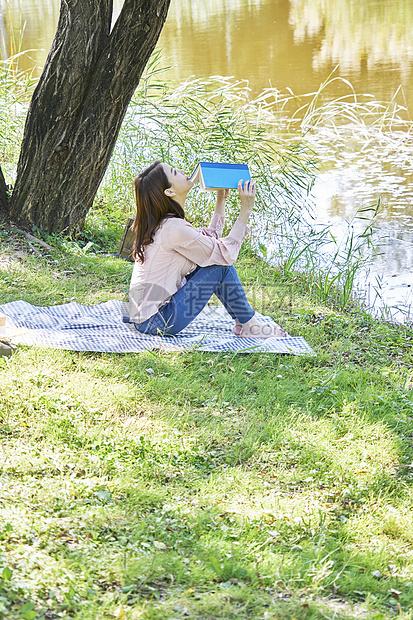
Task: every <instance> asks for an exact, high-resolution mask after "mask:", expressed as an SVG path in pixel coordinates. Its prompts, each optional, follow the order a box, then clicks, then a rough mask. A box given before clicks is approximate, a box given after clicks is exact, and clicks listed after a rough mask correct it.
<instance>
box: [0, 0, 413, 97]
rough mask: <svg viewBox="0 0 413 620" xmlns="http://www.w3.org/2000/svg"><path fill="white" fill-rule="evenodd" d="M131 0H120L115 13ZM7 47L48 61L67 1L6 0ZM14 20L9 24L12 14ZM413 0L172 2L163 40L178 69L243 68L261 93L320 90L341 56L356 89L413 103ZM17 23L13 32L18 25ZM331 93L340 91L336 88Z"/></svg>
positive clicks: (2, 0)
mask: <svg viewBox="0 0 413 620" xmlns="http://www.w3.org/2000/svg"><path fill="white" fill-rule="evenodd" d="M122 4H123V2H122V0H115V2H114V5H115V15H117V14H118V13H119V10H120V8H121V6H122ZM0 6H1V7H2V11H1V15H2V18H0V29H1V30H2V33H3V38H4V39H5V41H4V48H5V49H7V52H8V53H10V52H12V51H14V52H16V51H17V50H16V47H17V46H18V41H19V38H20V30H23V32H24V35H23V47H24V48H25V49H30V50H34V51H31V52H29V53H28V56H27V57H26V58H23V59H22V60H21V65H22V67H23V68H26V69H27V68H29V67H32V66H33V64H37V65H39V66H40V67H41V66H42V65H43V63H44V61H45V58H46V55H47V52H48V50H49V47H50V44H51V41H52V38H53V34H54V30H55V27H56V23H57V20H58V16H59V7H60V1H59V0H0ZM11 16H12V17H13V26H12V27H11V26H10V17H11ZM412 28H413V0H386V1H385V2H383V0H359V1H358V2H354V0H172V2H171V8H170V11H169V15H168V19H167V22H166V24H165V27H164V30H163V32H162V34H161V38H160V41H159V46H158V47H160V48H161V49H162V51H163V53H164V55H165V56H168V57H169V58H170V64H173V65H176V67H175V68H174V69H173V70H172V71H171V72H170V76H171V77H173V78H174V79H176V80H182V79H185V78H186V77H188V76H189V75H196V76H198V77H202V76H209V75H214V74H215V75H216V74H219V75H234V76H235V77H236V78H239V79H248V80H249V81H250V85H251V87H252V89H253V90H254V91H256V92H258V91H260V90H261V89H262V88H265V87H267V86H269V85H270V84H271V85H273V86H275V87H277V88H278V89H279V90H283V89H285V88H287V87H288V88H291V89H292V90H293V91H294V92H295V93H296V94H303V93H308V92H311V91H313V90H316V89H317V88H318V86H319V84H320V82H321V81H323V80H324V79H325V78H326V77H327V76H328V75H329V74H330V73H331V71H332V70H333V69H334V67H335V66H336V65H337V64H339V65H340V67H339V70H338V72H337V74H338V75H343V76H344V77H346V78H347V79H349V80H350V81H351V82H352V83H353V84H354V86H355V89H356V91H357V92H372V93H373V94H374V95H375V96H376V97H377V98H378V99H382V100H390V99H391V97H392V95H393V94H394V92H395V91H396V89H397V88H398V86H399V85H400V84H402V85H403V87H404V89H405V93H406V99H407V101H412V102H413V86H412V87H410V83H411V82H412V80H411V78H412V77H413V76H412V61H413V38H412V36H411V32H412ZM11 30H13V32H14V39H15V45H14V46H13V43H12V40H13V37H12V36H10V32H11ZM332 96H335V93H334V92H332Z"/></svg>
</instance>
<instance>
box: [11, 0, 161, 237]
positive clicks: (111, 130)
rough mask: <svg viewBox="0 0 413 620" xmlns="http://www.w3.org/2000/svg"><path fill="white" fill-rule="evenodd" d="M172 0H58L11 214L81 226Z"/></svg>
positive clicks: (27, 221) (52, 227)
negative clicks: (119, 4)
mask: <svg viewBox="0 0 413 620" xmlns="http://www.w3.org/2000/svg"><path fill="white" fill-rule="evenodd" d="M169 4H170V0H125V2H124V5H123V8H122V11H121V13H120V15H119V17H118V19H117V21H116V24H115V25H114V27H113V30H112V31H111V22H112V13H113V2H112V0H61V9H60V18H59V23H58V26H57V30H56V34H55V37H54V40H53V43H52V47H51V49H50V52H49V55H48V58H47V60H46V64H45V67H44V70H43V73H42V76H41V78H40V80H39V84H38V86H37V88H36V90H35V92H34V94H33V98H32V101H31V103H30V107H29V112H28V116H27V120H26V126H25V131H24V136H23V142H22V148H21V153H20V159H19V163H18V167H17V178H16V183H15V186H14V191H13V194H12V197H11V200H10V219H12V220H13V221H15V222H17V223H18V224H19V225H21V226H24V227H26V228H31V227H33V226H36V227H38V228H39V229H41V230H43V231H45V232H48V233H53V232H58V231H59V232H61V231H64V232H68V231H73V230H78V229H80V228H81V227H82V226H83V224H84V221H85V217H86V215H87V212H88V210H89V209H90V207H91V205H92V203H93V200H94V197H95V195H96V192H97V189H98V187H99V184H100V182H101V180H102V178H103V175H104V173H105V170H106V168H107V165H108V163H109V160H110V157H111V155H112V152H113V149H114V146H115V142H116V138H117V136H118V134H119V130H120V127H121V124H122V121H123V119H124V116H125V113H126V110H127V107H128V105H129V102H130V100H131V98H132V95H133V93H134V91H135V89H136V87H137V85H138V83H139V80H140V77H141V75H142V72H143V69H144V68H145V66H146V64H147V62H148V59H149V57H150V55H151V53H152V51H153V49H154V47H155V45H156V42H157V40H158V38H159V35H160V32H161V30H162V26H163V24H164V22H165V19H166V16H167V12H168V8H169Z"/></svg>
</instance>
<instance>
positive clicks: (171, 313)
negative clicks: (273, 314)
mask: <svg viewBox="0 0 413 620" xmlns="http://www.w3.org/2000/svg"><path fill="white" fill-rule="evenodd" d="M186 280H187V281H186V283H185V284H184V286H183V287H182V288H180V289H179V290H178V291H177V292H176V293H175V295H173V296H172V297H171V299H170V300H169V301H168V302H167V303H166V304H164V305H163V306H161V308H159V310H158V312H157V313H156V314H154V315H153V316H151V317H150V318H149V319H147V320H146V321H144V322H143V323H135V327H136V329H137V330H138V331H140V332H141V333H142V334H151V335H156V334H162V335H166V336H174V335H176V334H178V333H179V332H180V331H181V330H182V329H184V327H186V326H187V325H189V323H190V322H191V321H193V319H194V318H195V317H196V316H197V315H198V314H199V313H200V312H201V310H202V309H203V308H204V307H205V306H206V305H207V303H208V301H209V300H210V299H211V297H212V295H213V294H214V293H215V295H216V296H217V297H218V299H219V300H220V302H221V303H222V304H223V305H224V307H225V308H226V310H227V311H228V313H229V314H230V315H231V317H232V318H233V319H238V321H239V322H240V323H247V321H249V320H250V319H251V318H252V317H253V316H254V310H253V309H252V308H251V306H250V304H249V303H248V301H247V298H246V295H245V291H244V289H243V286H242V284H241V282H240V279H239V277H238V274H237V271H236V269H235V267H234V266H233V265H231V266H229V267H228V266H225V265H210V266H208V267H199V266H198V267H196V269H195V270H194V271H193V272H192V273H190V274H188V275H187V276H186Z"/></svg>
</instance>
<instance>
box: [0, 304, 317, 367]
mask: <svg viewBox="0 0 413 620" xmlns="http://www.w3.org/2000/svg"><path fill="white" fill-rule="evenodd" d="M0 313H2V314H5V315H6V317H7V325H8V327H10V328H23V332H22V333H20V334H19V335H18V336H15V337H13V338H12V342H13V343H15V344H18V343H20V344H24V345H37V346H42V347H51V348H56V349H69V350H73V351H101V352H104V351H106V352H113V353H129V352H138V351H143V350H144V349H161V350H165V351H181V350H187V349H198V350H200V351H217V352H218V351H238V352H240V353H241V352H242V353H245V352H249V351H268V352H272V353H292V354H295V355H302V354H304V355H305V354H307V355H311V354H313V353H314V352H313V350H312V349H311V347H309V345H308V344H307V343H306V341H305V340H304V338H300V337H291V336H287V338H268V339H266V340H261V339H256V338H239V337H238V336H235V335H234V333H233V329H234V321H233V320H232V319H231V317H230V316H229V315H228V313H227V312H226V310H225V309H224V307H223V306H206V308H205V309H204V310H203V311H202V312H201V314H200V315H199V316H198V317H197V318H196V319H195V320H194V321H192V323H191V324H190V325H189V326H188V327H187V328H186V329H184V330H183V331H182V332H180V334H179V335H178V336H173V337H171V336H169V337H165V336H164V337H161V336H148V335H144V334H140V333H139V332H138V331H137V330H136V329H135V327H134V325H133V324H131V323H129V322H128V321H129V314H128V304H127V303H125V302H121V301H119V300H113V301H107V302H105V303H102V304H98V305H95V306H83V305H81V304H78V303H75V302H72V303H69V304H64V305H60V306H47V307H37V306H32V305H31V304H29V303H27V302H25V301H12V302H10V303H8V304H3V305H0ZM256 316H257V317H258V318H259V320H260V321H262V322H271V319H270V318H269V317H265V316H263V315H260V314H259V313H257V315H256ZM20 331H21V330H20Z"/></svg>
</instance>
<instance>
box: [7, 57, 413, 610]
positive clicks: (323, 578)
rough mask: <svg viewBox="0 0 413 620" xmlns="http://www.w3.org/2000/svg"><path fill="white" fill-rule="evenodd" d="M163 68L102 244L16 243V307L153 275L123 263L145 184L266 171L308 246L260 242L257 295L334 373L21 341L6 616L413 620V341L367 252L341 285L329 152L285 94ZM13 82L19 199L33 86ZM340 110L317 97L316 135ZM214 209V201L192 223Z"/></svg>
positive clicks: (12, 420)
mask: <svg viewBox="0 0 413 620" xmlns="http://www.w3.org/2000/svg"><path fill="white" fill-rule="evenodd" d="M151 70H152V69H151V67H150V72H149V76H147V77H146V78H145V79H144V80H143V81H142V86H141V89H140V90H138V92H137V94H136V96H135V99H134V102H133V106H132V108H131V110H130V113H128V117H127V119H126V123H125V125H124V129H123V131H122V134H121V136H120V140H119V143H118V147H117V150H116V153H115V155H114V158H113V160H112V164H111V167H110V168H109V170H108V173H107V176H106V179H105V183H104V184H103V185H102V188H101V190H100V192H99V196H98V197H97V200H96V201H95V205H94V207H93V209H92V210H91V212H90V213H89V217H88V220H87V223H86V226H85V228H84V230H83V231H82V233H81V234H80V235H78V236H77V237H76V238H71V239H67V238H64V237H58V236H57V237H53V238H50V237H49V238H45V240H46V241H47V242H48V243H49V244H51V246H52V247H53V248H54V249H52V250H50V252H49V253H47V252H46V251H45V249H44V247H43V246H39V245H37V244H36V243H35V242H33V241H31V242H30V243H29V242H28V241H27V240H26V238H25V237H23V236H22V235H19V234H17V233H16V231H15V230H13V229H11V228H10V227H8V226H6V225H5V224H4V225H0V300H1V302H0V303H5V302H8V301H12V300H16V299H24V300H26V301H28V302H31V303H33V304H37V305H47V304H57V303H65V302H68V301H71V300H76V301H78V302H80V303H87V304H94V303H99V302H102V301H106V300H108V299H113V298H118V299H125V298H126V296H127V290H128V284H129V279H130V275H131V269H132V267H131V265H130V264H129V263H127V262H124V261H122V260H120V259H117V258H114V257H110V256H108V255H107V253H108V252H116V249H117V246H118V243H119V239H120V236H121V233H122V228H123V225H124V221H125V218H126V216H128V215H130V214H131V205H132V204H133V196H132V193H131V188H132V185H131V180H132V178H133V176H134V174H135V173H136V171H137V170H139V169H140V168H141V167H143V166H144V165H145V164H146V163H148V162H149V161H150V160H152V159H154V158H155V157H161V158H163V159H168V158H172V159H173V163H174V165H179V166H182V165H184V166H186V167H188V166H191V165H192V164H193V163H194V162H195V161H196V160H197V158H198V157H199V158H202V157H205V158H208V157H217V158H221V157H222V158H225V157H231V159H232V156H234V159H237V158H239V159H240V158H244V157H245V156H247V159H248V160H249V161H250V165H251V167H252V168H253V174H254V176H255V177H256V178H258V179H259V180H260V187H261V188H262V189H261V194H260V197H259V209H260V214H261V215H260V216H259V217H261V223H262V221H265V222H268V225H267V224H266V225H267V231H266V232H267V233H268V232H271V234H273V235H275V237H276V238H277V240H279V238H283V239H284V241H285V243H286V245H285V246H284V247H281V249H280V256H279V257H278V258H279V262H280V267H279V268H277V269H276V268H271V267H269V266H268V265H266V263H264V262H263V261H261V260H260V259H258V258H257V257H256V256H255V255H254V252H253V249H254V248H251V247H248V245H244V250H243V253H242V256H241V258H240V260H239V262H238V265H237V266H238V270H239V273H240V276H241V279H242V281H243V283H244V285H245V287H246V290H247V293H248V296H249V298H250V300H251V302H252V303H253V305H254V307H256V308H257V309H258V310H260V311H263V312H265V313H267V314H270V315H271V316H273V317H274V318H275V319H276V320H277V321H278V322H280V323H281V324H282V326H283V327H284V328H285V329H287V330H288V331H289V332H290V333H291V334H292V335H301V336H303V337H304V338H306V340H307V341H308V343H309V344H310V345H311V346H312V347H313V348H314V350H315V352H316V356H314V357H299V358H295V357H290V356H280V355H269V354H256V353H251V354H248V355H236V354H211V353H203V352H195V351H189V352H186V353H165V352H163V353H161V352H157V351H146V352H144V353H141V354H124V355H115V354H97V353H77V352H69V351H58V350H45V349H40V348H34V347H33V348H28V347H23V346H20V347H19V348H18V350H17V351H16V353H15V354H14V355H13V357H11V358H0V377H1V380H0V437H1V439H0V617H4V618H7V619H11V620H19V619H25V620H34V619H36V618H37V619H39V620H54V619H57V618H74V619H77V620H80V619H82V620H88V619H90V620H92V619H93V620H95V619H98V620H101V619H105V618H116V619H117V620H132V619H135V618H144V619H148V620H155V619H165V620H166V619H167V620H173V619H178V618H179V619H181V618H182V619H184V618H194V619H195V618H196V619H202V620H204V619H205V620H206V619H208V620H209V619H211V620H212V619H218V618H225V619H226V618H230V617H232V616H236V617H237V618H240V619H241V620H242V619H243V618H254V620H258V619H259V620H261V619H262V620H267V619H274V618H277V619H280V620H282V619H285V620H287V619H288V620H292V619H293V618H295V619H296V620H309V619H314V620H316V619H317V620H318V619H320V620H321V619H322V618H331V619H333V618H335V619H341V620H344V619H347V620H351V619H353V618H372V619H373V618H374V619H376V620H381V619H386V618H392V617H394V616H398V617H400V618H403V619H405V620H407V618H409V619H411V617H412V613H413V527H412V522H413V518H412V517H413V510H412V508H413V492H412V484H413V444H412V437H413V353H412V342H413V331H412V329H411V328H410V327H407V326H402V325H399V326H393V325H389V324H386V323H384V322H380V321H376V320H373V319H372V318H371V317H370V316H369V315H368V314H367V313H366V312H365V311H364V310H363V309H361V308H359V307H357V306H356V305H355V304H354V302H353V301H352V298H351V294H350V293H351V290H350V289H351V286H352V277H353V275H354V269H355V268H356V267H357V264H358V262H357V261H360V260H361V256H362V254H361V250H362V248H361V246H359V245H358V243H359V240H357V239H354V238H353V237H352V236H351V235H350V236H349V238H348V239H347V240H344V242H343V244H342V246H340V245H338V246H337V252H336V257H335V258H336V259H337V260H336V263H337V264H336V267H337V268H338V269H339V273H340V274H341V275H340V278H338V277H336V274H337V271H334V270H333V269H332V268H331V266H329V265H327V267H326V266H323V267H322V269H320V263H319V261H318V258H319V257H320V256H322V255H323V248H324V247H325V243H326V240H327V237H328V234H329V233H328V230H327V231H326V233H325V234H324V236H323V234H319V233H317V232H316V231H312V230H311V228H309V227H308V226H307V225H306V223H305V222H301V216H302V214H303V210H302V209H301V208H300V205H302V203H303V200H302V199H303V197H304V196H305V194H306V191H307V189H308V188H309V187H310V186H311V182H312V179H313V175H314V170H315V162H314V156H313V153H312V152H311V151H310V150H309V149H308V147H307V146H306V144H305V143H304V142H303V141H302V140H300V139H297V136H295V137H293V138H292V137H291V135H290V136H287V138H286V139H285V140H281V139H278V138H276V137H275V135H274V134H273V133H272V130H273V129H274V128H276V127H278V128H280V127H281V128H283V127H284V125H283V123H284V121H283V118H282V102H281V103H279V104H278V105H279V106H280V107H279V110H277V108H275V109H274V108H273V107H271V105H272V103H271V102H272V99H273V98H274V96H275V94H276V93H275V91H274V92H273V91H271V92H267V93H264V94H263V95H262V97H261V98H260V97H259V98H257V99H256V100H255V101H250V100H249V98H248V97H249V95H248V93H247V92H246V90H245V85H244V86H243V85H242V84H240V83H236V84H234V83H232V82H231V81H229V80H225V79H224V78H222V80H221V81H220V82H219V83H218V84H217V83H216V81H213V80H209V81H208V80H204V81H200V80H193V81H192V82H188V83H187V84H186V85H185V86H182V87H180V88H178V89H175V90H173V91H171V90H170V89H169V90H168V89H166V86H165V85H164V84H163V83H162V82H160V81H159V82H157V81H156V80H157V78H156V75H157V73H156V67H155V68H154V69H153V71H152V73H151ZM0 77H1V79H2V82H1V83H0V104H1V107H2V114H1V115H0V116H1V118H0V144H1V145H2V149H1V151H0V163H1V166H2V169H3V171H4V173H5V176H6V179H7V182H8V183H12V182H13V178H14V174H15V167H16V163H17V162H16V157H17V154H18V145H19V142H20V139H21V132H22V128H23V120H24V114H22V113H21V112H22V111H24V106H26V105H27V95H28V94H29V93H30V85H29V84H28V82H27V81H26V82H24V81H22V80H21V79H20V77H16V74H15V73H13V72H10V71H9V72H7V70H5V71H3V72H2V73H1V76H0ZM218 93H221V94H220V95H219V96H218ZM317 96H318V95H317ZM235 104H236V105H235ZM13 106H14V107H13ZM21 106H23V107H21ZM234 106H235V107H234ZM317 110H319V112H317ZM350 111H351V112H352V110H350V108H348V107H347V108H345V110H344V111H342V110H341V107H340V113H343V114H346V113H347V114H349V113H350ZM330 112H331V108H328V107H327V108H325V107H324V108H323V107H321V108H317V107H316V105H315V103H314V105H313V104H311V102H310V105H309V107H308V110H307V116H306V117H305V119H306V122H307V125H311V126H317V125H318V124H319V123H321V122H322V117H323V115H324V117H328V118H330V115H331V114H330ZM352 113H353V112H352ZM354 114H356V115H358V117H360V114H361V111H360V110H359V109H358V108H357V109H356V108H355V112H354ZM360 118H361V117H360ZM142 119H149V120H150V121H151V122H149V123H146V124H145V123H142ZM284 129H285V127H284ZM304 129H305V127H304ZM258 145H259V147H260V148H259V149H258ZM271 192H272V193H271ZM267 199H268V200H267ZM211 208H212V202H211V201H210V200H208V198H205V197H200V196H197V197H196V199H194V200H193V202H192V203H191V205H190V209H189V211H190V217H192V218H193V220H194V221H195V222H196V223H205V222H206V221H207V219H208V214H209V213H210V211H211ZM229 209H230V218H229V220H231V218H233V217H234V216H235V202H232V201H230V204H229ZM259 217H258V215H257V219H256V221H255V222H254V225H255V226H256V228H255V231H256V237H258V238H260V240H261V241H264V243H263V244H261V245H260V247H259V250H260V252H261V253H262V254H263V255H265V254H266V252H267V248H266V247H265V243H266V240H265V239H264V238H263V236H259V235H258V234H257V230H259V225H260V221H259ZM369 227H370V224H367V225H366V231H368V230H369V229H370V228H369ZM34 232H35V234H40V233H39V232H38V231H37V232H36V231H34ZM366 238H367V240H368V239H369V236H368V233H366ZM303 242H304V251H303V252H302V250H303V245H302V244H303ZM359 249H360V252H359V251H358V250H359ZM301 257H303V260H304V263H305V264H304V266H305V267H307V268H308V269H309V272H308V274H307V275H306V274H305V273H297V269H298V268H299V267H302V266H303V265H302V264H300V261H301ZM354 257H355V262H353V259H354ZM340 270H341V271H340ZM334 284H341V286H342V288H341V289H340V288H338V289H337V287H336V286H334ZM346 286H347V288H346Z"/></svg>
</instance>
